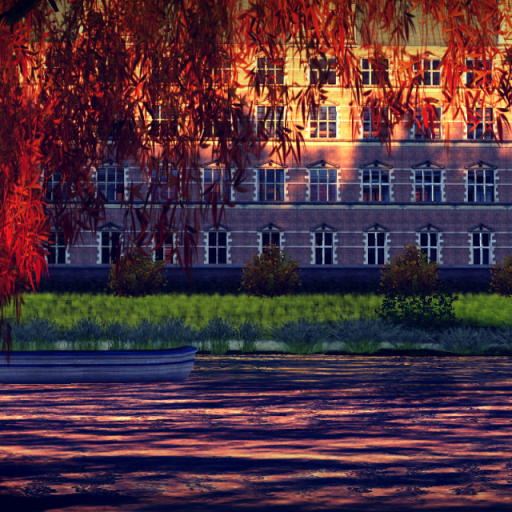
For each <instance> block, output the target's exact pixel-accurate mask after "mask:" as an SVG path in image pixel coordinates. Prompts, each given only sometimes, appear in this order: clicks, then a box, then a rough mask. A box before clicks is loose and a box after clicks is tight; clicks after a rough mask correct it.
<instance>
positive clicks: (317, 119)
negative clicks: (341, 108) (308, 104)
mask: <svg viewBox="0 0 512 512" xmlns="http://www.w3.org/2000/svg"><path fill="white" fill-rule="evenodd" d="M336 124H337V118H336V107H317V109H313V108H310V109H309V133H310V135H309V136H310V137H311V138H312V139H315V138H318V137H320V138H327V137H329V138H332V139H334V138H336Z"/></svg>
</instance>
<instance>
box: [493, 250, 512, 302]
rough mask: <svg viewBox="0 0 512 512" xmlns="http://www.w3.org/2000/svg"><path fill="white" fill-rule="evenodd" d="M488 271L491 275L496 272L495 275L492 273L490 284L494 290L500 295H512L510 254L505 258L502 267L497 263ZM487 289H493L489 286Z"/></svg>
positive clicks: (511, 258) (511, 261)
mask: <svg viewBox="0 0 512 512" xmlns="http://www.w3.org/2000/svg"><path fill="white" fill-rule="evenodd" d="M490 272H491V275H492V273H493V272H496V275H493V276H492V279H491V286H492V287H493V288H494V291H496V293H498V295H499V296H500V297H510V296H511V295H512V255H511V256H509V257H508V258H505V260H504V264H503V268H502V267H501V263H497V264H496V265H494V267H492V269H491V271H490ZM489 291H493V289H492V288H489Z"/></svg>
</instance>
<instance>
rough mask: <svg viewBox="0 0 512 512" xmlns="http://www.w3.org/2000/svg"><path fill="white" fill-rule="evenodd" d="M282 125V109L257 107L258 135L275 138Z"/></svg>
mask: <svg viewBox="0 0 512 512" xmlns="http://www.w3.org/2000/svg"><path fill="white" fill-rule="evenodd" d="M283 125H284V107H276V109H275V110H273V109H272V107H258V126H257V130H258V133H262V134H263V135H266V136H267V137H275V136H276V134H277V132H278V130H280V129H282V128H283Z"/></svg>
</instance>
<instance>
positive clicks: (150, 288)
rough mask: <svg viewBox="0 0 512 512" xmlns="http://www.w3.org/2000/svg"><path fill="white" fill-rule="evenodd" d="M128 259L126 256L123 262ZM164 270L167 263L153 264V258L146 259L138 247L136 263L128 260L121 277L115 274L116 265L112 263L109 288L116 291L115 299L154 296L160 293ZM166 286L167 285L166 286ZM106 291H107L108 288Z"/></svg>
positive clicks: (120, 274)
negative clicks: (159, 288)
mask: <svg viewBox="0 0 512 512" xmlns="http://www.w3.org/2000/svg"><path fill="white" fill-rule="evenodd" d="M126 257H127V256H124V257H123V258H122V260H123V259H124V258H126ZM121 263H122V261H121ZM121 263H120V264H121ZM164 268H165V262H163V261H158V262H157V261H155V262H153V259H152V257H151V256H146V257H144V255H143V254H142V251H141V250H140V248H139V247H137V248H136V255H135V263H132V262H131V261H129V260H128V261H127V262H126V264H125V267H124V269H122V270H121V271H120V272H119V275H116V274H115V263H112V267H111V269H110V274H109V279H110V280H111V282H110V283H109V284H108V285H107V287H109V288H111V289H112V290H113V291H114V297H126V298H128V297H145V296H146V295H153V294H155V293H157V292H158V287H159V285H160V283H161V280H162V278H163V276H162V275H161V272H162V270H163V269H164ZM164 286H167V285H166V284H164ZM105 291H107V289H106V288H105Z"/></svg>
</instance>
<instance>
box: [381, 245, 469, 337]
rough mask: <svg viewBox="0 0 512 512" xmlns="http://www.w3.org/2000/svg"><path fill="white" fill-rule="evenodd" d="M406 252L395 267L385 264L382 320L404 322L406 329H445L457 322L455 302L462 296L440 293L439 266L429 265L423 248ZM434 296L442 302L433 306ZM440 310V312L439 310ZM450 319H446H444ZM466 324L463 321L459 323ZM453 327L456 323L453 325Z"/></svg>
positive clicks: (400, 256) (395, 263)
mask: <svg viewBox="0 0 512 512" xmlns="http://www.w3.org/2000/svg"><path fill="white" fill-rule="evenodd" d="M404 249H406V252H405V254H404V255H399V256H397V257H395V258H394V259H393V262H392V266H391V265H390V264H388V268H386V265H384V266H383V267H382V268H383V269H384V270H382V271H381V272H383V273H384V276H383V278H382V282H381V285H380V286H381V287H382V288H383V291H384V292H385V294H386V296H385V298H384V302H383V304H382V311H381V312H379V311H377V310H375V313H377V314H378V315H379V317H381V318H384V319H386V320H391V321H393V322H400V323H403V324H405V326H406V327H412V328H419V329H425V330H431V329H433V328H440V327H445V326H446V325H448V324H450V323H451V322H454V321H455V314H454V313H453V310H452V303H453V301H454V300H458V299H459V297H457V296H455V297H452V293H451V291H448V292H446V291H438V293H435V294H434V291H435V290H436V287H437V286H439V285H441V282H440V280H439V279H438V277H437V275H436V272H437V270H438V267H439V264H438V263H437V264H435V263H433V262H430V263H429V262H428V259H427V255H426V254H422V253H421V250H420V248H419V247H417V248H416V247H415V246H413V245H412V244H409V245H408V246H407V247H404ZM432 297H433V298H435V299H439V303H438V304H437V305H435V304H432ZM436 308H437V310H436ZM444 317H446V318H444ZM460 322H462V319H461V320H459V321H458V322H455V324H458V323H460ZM452 325H453V324H452Z"/></svg>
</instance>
